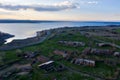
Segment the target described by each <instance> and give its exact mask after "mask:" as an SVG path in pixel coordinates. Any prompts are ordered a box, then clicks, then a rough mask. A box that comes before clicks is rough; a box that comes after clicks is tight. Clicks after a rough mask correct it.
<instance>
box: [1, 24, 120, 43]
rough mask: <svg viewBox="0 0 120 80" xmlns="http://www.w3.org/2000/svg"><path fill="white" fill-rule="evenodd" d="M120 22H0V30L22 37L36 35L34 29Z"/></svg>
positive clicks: (16, 37)
mask: <svg viewBox="0 0 120 80" xmlns="http://www.w3.org/2000/svg"><path fill="white" fill-rule="evenodd" d="M115 24H119V25H120V23H110V22H107V23H104V22H47V23H0V31H2V32H6V33H10V34H13V35H15V37H14V38H10V39H8V40H7V42H11V41H12V40H13V39H24V38H28V37H32V36H35V35H36V31H41V30H46V29H52V28H58V27H80V26H104V25H115Z"/></svg>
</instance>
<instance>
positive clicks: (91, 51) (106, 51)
mask: <svg viewBox="0 0 120 80" xmlns="http://www.w3.org/2000/svg"><path fill="white" fill-rule="evenodd" d="M82 54H94V55H113V56H116V57H120V52H115V51H114V50H110V49H97V48H85V49H84V50H83V51H82Z"/></svg>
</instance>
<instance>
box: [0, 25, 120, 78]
mask: <svg viewBox="0 0 120 80" xmlns="http://www.w3.org/2000/svg"><path fill="white" fill-rule="evenodd" d="M50 32H51V34H50V35H49V36H47V38H46V39H45V40H44V41H43V42H41V43H38V44H34V45H31V46H27V47H21V48H18V49H12V50H8V51H0V55H1V57H0V65H1V66H0V76H1V79H3V80H17V79H19V80H119V79H120V62H119V61H120V27H118V26H117V27H110V26H103V27H81V28H80V27H71V28H68V27H65V28H57V29H52V30H50ZM41 36H42V37H43V36H44V35H40V36H39V38H41ZM24 44H25V43H24ZM15 45H17V46H18V45H20V44H19V43H17V44H15Z"/></svg>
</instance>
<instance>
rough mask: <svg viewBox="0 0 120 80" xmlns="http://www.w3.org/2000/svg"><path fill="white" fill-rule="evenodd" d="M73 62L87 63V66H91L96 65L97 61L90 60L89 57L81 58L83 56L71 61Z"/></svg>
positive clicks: (78, 63)
mask: <svg viewBox="0 0 120 80" xmlns="http://www.w3.org/2000/svg"><path fill="white" fill-rule="evenodd" d="M71 63H73V64H77V65H85V66H90V67H94V66H95V61H93V60H88V59H81V58H75V59H73V60H72V61H71Z"/></svg>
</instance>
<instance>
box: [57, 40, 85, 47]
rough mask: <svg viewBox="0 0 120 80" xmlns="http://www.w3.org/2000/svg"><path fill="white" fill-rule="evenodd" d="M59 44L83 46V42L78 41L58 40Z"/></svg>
mask: <svg viewBox="0 0 120 80" xmlns="http://www.w3.org/2000/svg"><path fill="white" fill-rule="evenodd" d="M58 43H59V44H62V45H66V46H73V47H80V46H85V43H83V42H78V41H58Z"/></svg>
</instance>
